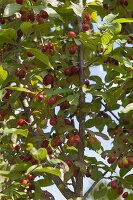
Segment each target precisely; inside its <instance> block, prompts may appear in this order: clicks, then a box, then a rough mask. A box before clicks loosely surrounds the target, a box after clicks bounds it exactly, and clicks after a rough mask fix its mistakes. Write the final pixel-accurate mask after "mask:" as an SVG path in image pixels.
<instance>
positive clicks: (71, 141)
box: [67, 137, 74, 147]
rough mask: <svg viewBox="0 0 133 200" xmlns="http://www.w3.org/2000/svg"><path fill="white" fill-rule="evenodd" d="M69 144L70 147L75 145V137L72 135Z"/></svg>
mask: <svg viewBox="0 0 133 200" xmlns="http://www.w3.org/2000/svg"><path fill="white" fill-rule="evenodd" d="M67 145H68V146H69V147H71V146H73V145H74V137H71V138H69V139H68V140H67Z"/></svg>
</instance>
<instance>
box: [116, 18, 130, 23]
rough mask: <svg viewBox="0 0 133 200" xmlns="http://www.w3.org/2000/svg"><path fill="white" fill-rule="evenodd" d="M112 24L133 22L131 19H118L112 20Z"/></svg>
mask: <svg viewBox="0 0 133 200" xmlns="http://www.w3.org/2000/svg"><path fill="white" fill-rule="evenodd" d="M113 22H117V23H131V22H133V19H132V18H120V19H115V20H113Z"/></svg>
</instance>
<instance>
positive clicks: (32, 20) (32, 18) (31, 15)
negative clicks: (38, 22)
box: [29, 12, 36, 22]
mask: <svg viewBox="0 0 133 200" xmlns="http://www.w3.org/2000/svg"><path fill="white" fill-rule="evenodd" d="M35 19H36V16H35V14H34V13H33V12H32V13H30V14H29V20H30V21H31V22H34V21H35Z"/></svg>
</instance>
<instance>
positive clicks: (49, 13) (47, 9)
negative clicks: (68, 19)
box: [45, 7, 61, 18]
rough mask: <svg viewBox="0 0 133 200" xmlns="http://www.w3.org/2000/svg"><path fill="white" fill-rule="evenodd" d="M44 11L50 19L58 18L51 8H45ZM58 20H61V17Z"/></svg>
mask: <svg viewBox="0 0 133 200" xmlns="http://www.w3.org/2000/svg"><path fill="white" fill-rule="evenodd" d="M45 11H46V12H47V13H48V15H49V16H50V17H54V18H56V17H60V15H59V14H58V13H57V12H56V11H55V10H54V9H53V8H49V7H46V8H45ZM60 18H61V17H60Z"/></svg>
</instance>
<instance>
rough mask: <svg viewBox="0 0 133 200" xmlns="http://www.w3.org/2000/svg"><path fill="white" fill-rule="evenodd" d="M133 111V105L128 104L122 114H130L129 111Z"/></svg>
mask: <svg viewBox="0 0 133 200" xmlns="http://www.w3.org/2000/svg"><path fill="white" fill-rule="evenodd" d="M131 110H133V103H130V104H128V105H127V106H126V107H125V108H124V109H123V110H122V111H120V112H121V113H128V112H129V111H131Z"/></svg>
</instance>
